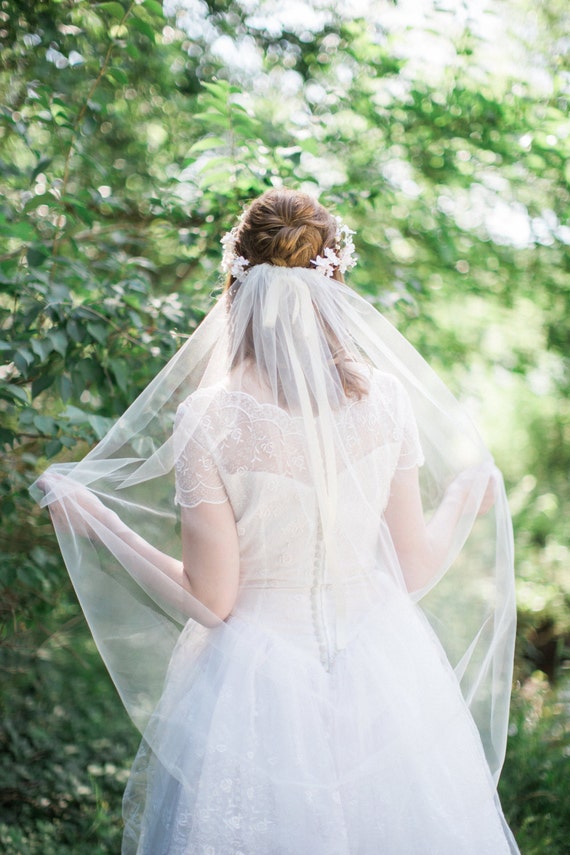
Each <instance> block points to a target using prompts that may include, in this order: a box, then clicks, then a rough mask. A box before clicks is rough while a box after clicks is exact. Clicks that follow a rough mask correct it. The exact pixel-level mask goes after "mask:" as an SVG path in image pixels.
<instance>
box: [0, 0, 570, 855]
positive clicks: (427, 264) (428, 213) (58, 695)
mask: <svg viewBox="0 0 570 855" xmlns="http://www.w3.org/2000/svg"><path fill="white" fill-rule="evenodd" d="M170 5H171V6H172V4H170ZM182 5H184V4H182ZM266 5H267V8H269V5H268V4H266ZM456 5H457V9H456V10H455V11H454V5H453V4H452V5H451V7H450V9H451V11H449V10H448V11H447V12H446V11H445V9H443V7H441V8H440V9H439V11H437V9H436V7H435V6H434V10H435V11H434V14H433V20H434V21H436V23H437V22H438V20H439V19H438V15H440V16H444V17H443V18H441V21H440V26H439V31H440V32H439V38H440V39H444V40H446V43H447V46H448V48H451V56H452V60H450V61H449V62H448V63H447V64H446V65H445V66H444V67H442V68H441V70H440V72H439V73H438V74H434V73H433V72H430V73H427V70H425V69H424V70H423V69H422V68H421V66H419V65H418V63H417V62H413V61H412V60H411V59H410V57H409V56H407V55H406V54H405V53H404V52H403V51H402V50H401V45H400V42H399V35H398V33H397V32H395V31H392V30H391V29H390V24H389V23H387V24H386V25H383V24H382V15H381V14H377V15H376V17H374V16H370V17H367V18H366V19H358V20H354V19H350V18H348V17H346V16H344V15H343V14H341V12H340V11H339V4H336V3H332V2H331V4H330V7H329V8H327V7H326V6H325V5H322V4H321V5H319V6H318V7H315V8H317V9H318V10H320V11H319V15H320V18H319V17H318V16H317V18H318V20H317V23H313V24H311V25H309V24H306V23H301V22H298V23H297V24H294V23H291V24H290V25H289V27H287V26H285V25H283V24H282V25H279V24H278V23H277V22H276V19H274V20H273V21H269V22H268V20H266V19H265V20H264V19H263V17H260V16H258V17H257V18H255V16H253V15H252V14H251V8H250V7H249V6H248V5H247V4H246V3H243V4H242V3H240V2H238V0H229V1H228V2H223V3H222V2H216V0H209V2H207V3H206V2H198V3H194V5H193V13H192V15H191V16H190V17H188V16H186V17H184V16H180V17H179V18H178V22H177V21H176V19H175V18H174V17H172V16H171V17H165V15H164V10H163V8H162V6H161V4H160V3H159V2H157V0H139V2H128V0H121V2H87V0H59V2H58V0H53V2H41V0H40V2H32V0H0V39H1V42H2V44H1V53H0V101H1V103H2V107H1V113H0V170H1V174H2V200H1V202H0V240H1V244H0V351H1V352H2V357H3V359H2V362H3V363H4V364H3V367H2V368H0V442H1V443H2V446H3V456H2V461H1V468H0V500H1V503H2V505H1V514H2V527H1V531H0V551H1V565H0V588H1V591H2V596H1V598H0V609H1V613H2V636H1V642H2V644H1V647H0V656H1V659H0V667H1V671H0V676H1V680H2V698H1V703H2V724H1V725H0V746H1V748H2V755H1V758H0V779H1V781H2V783H1V784H0V802H1V803H2V806H3V811H2V816H3V820H2V821H1V822H0V844H1V845H2V847H3V851H6V852H8V853H11V855H15V853H20V852H22V853H24V852H25V853H36V852H37V853H40V852H41V853H43V855H49V853H51V852H54V853H65V852H70V853H71V852H74V853H77V852H90V853H99V852H100V853H107V852H113V851H117V850H118V847H119V843H118V841H119V839H120V819H119V815H120V792H121V789H122V786H123V784H124V777H125V774H126V771H125V770H126V769H127V768H128V763H129V758H130V757H131V756H132V753H133V751H134V749H135V744H136V737H135V735H134V733H133V732H132V729H131V728H130V725H129V724H128V722H127V720H126V717H125V715H124V713H123V712H122V710H121V708H120V706H119V702H118V700H117V699H116V698H115V696H114V694H113V691H112V688H111V687H110V686H109V683H108V680H107V679H106V677H105V676H104V674H103V672H102V667H101V665H100V663H99V662H98V659H97V657H96V655H95V654H94V652H93V649H92V645H91V642H90V641H89V638H88V635H87V633H86V630H85V627H84V625H83V622H82V619H81V617H80V615H79V614H78V607H77V605H76V602H75V599H74V597H73V593H72V592H71V591H70V587H69V583H68V581H67V578H66V574H65V570H64V568H63V567H62V566H61V563H60V559H59V555H58V551H57V547H56V544H55V542H54V538H53V536H52V533H51V529H50V526H49V522H48V520H47V518H46V517H47V514H45V513H43V512H40V511H39V510H38V509H37V508H35V507H34V506H33V505H32V502H31V500H30V498H29V496H28V493H27V487H28V485H29V484H30V482H31V481H32V480H33V478H34V476H35V474H36V473H37V472H39V471H41V470H42V468H43V467H45V465H46V464H47V463H48V461H49V460H51V459H53V458H56V457H57V458H58V459H75V458H78V457H80V456H81V455H82V454H83V453H84V452H85V451H86V449H87V448H89V447H90V446H91V445H92V444H93V443H94V442H95V441H96V440H97V439H98V438H99V437H101V436H102V435H103V434H104V433H105V432H106V430H107V428H108V426H109V425H110V424H111V422H112V420H113V419H114V418H115V417H116V416H117V415H119V414H120V413H121V412H122V411H123V410H124V409H125V407H126V406H127V405H128V404H129V403H130V402H131V401H132V400H133V398H134V397H135V396H136V395H137V393H138V392H139V391H140V390H141V389H142V388H143V387H144V386H145V385H146V383H148V381H149V380H150V379H151V377H152V376H153V375H154V374H155V373H156V371H157V370H158V368H159V367H160V366H161V365H162V364H163V363H164V362H165V361H166V360H167V359H168V358H169V356H171V355H172V354H173V353H174V351H175V349H176V348H177V347H178V346H179V344H180V342H181V341H182V340H183V339H184V338H185V337H186V336H188V335H189V334H190V333H191V332H192V330H193V329H194V327H195V326H196V324H197V323H198V322H199V320H200V319H201V317H202V316H203V314H204V312H205V311H206V310H207V308H208V306H209V305H210V302H211V295H212V292H213V291H215V290H216V288H217V287H218V286H219V275H218V265H219V259H220V250H219V238H220V236H221V235H222V234H223V233H224V231H226V229H227V228H229V227H230V226H231V225H232V224H233V221H234V218H235V216H236V214H238V213H239V212H240V211H241V208H242V206H243V204H244V203H245V202H247V201H248V200H249V199H251V198H252V197H254V196H255V195H257V194H258V193H260V192H262V191H263V190H264V189H266V188H267V187H270V186H273V185H275V184H279V183H284V184H286V185H290V186H295V187H301V188H303V189H308V190H309V191H310V192H313V193H318V194H320V197H321V199H322V200H323V201H324V202H325V203H327V204H331V205H333V206H334V207H335V208H336V209H337V210H338V212H339V213H340V214H341V215H342V216H343V217H344V218H345V220H346V221H347V222H348V223H349V224H350V225H351V226H352V227H353V228H355V229H356V230H357V233H358V234H357V241H358V243H357V249H358V253H359V256H360V263H359V265H358V267H357V268H356V270H355V271H354V273H353V275H352V276H351V284H353V285H354V286H355V287H356V288H358V289H359V290H360V291H361V292H362V293H364V294H366V295H367V297H368V298H369V299H370V300H371V301H372V302H373V303H375V304H376V305H378V307H379V308H380V309H382V310H383V311H384V312H385V313H387V314H388V316H389V317H390V318H391V320H393V321H394V322H395V323H396V324H397V325H398V326H399V328H400V329H401V330H402V331H403V332H404V333H405V334H406V335H407V336H408V338H409V339H410V340H411V341H412V342H413V343H414V344H415V345H416V346H417V347H418V348H419V349H420V350H421V351H422V353H423V354H424V355H425V356H426V358H428V359H429V361H431V363H432V364H433V365H434V367H435V368H436V369H437V370H438V371H439V372H440V373H441V374H442V375H443V376H444V377H445V379H446V380H447V382H448V383H449V384H450V385H451V387H452V388H453V389H454V390H455V391H456V393H457V394H458V395H459V396H460V397H461V398H462V399H463V400H464V401H465V403H466V405H467V406H468V407H469V408H470V409H471V411H472V412H473V414H474V415H475V417H476V419H477V420H478V421H479V423H480V424H481V425H482V428H483V432H484V434H485V436H486V438H487V440H488V441H489V443H490V445H491V447H492V449H493V451H494V453H495V456H496V459H497V462H498V463H499V465H500V466H501V468H502V469H503V471H504V472H505V475H506V480H507V486H508V488H509V493H510V498H511V502H512V510H513V515H514V522H515V531H516V539H517V577H518V586H519V587H518V591H519V603H520V616H519V617H520V632H519V646H518V654H519V655H518V659H517V679H518V681H519V686H520V687H521V688H520V689H519V691H518V692H517V694H516V697H515V711H514V715H513V736H512V742H511V751H510V753H509V756H508V759H507V764H506V768H505V773H504V776H503V783H502V787H503V798H504V802H505V808H506V811H507V814H508V815H509V818H510V819H511V821H512V822H513V826H514V828H515V831H516V832H517V834H518V838H519V840H520V845H521V848H522V849H523V851H524V852H526V853H527V855H530V853H543V852H549V853H554V855H556V853H562V852H564V851H565V850H564V846H565V845H566V843H565V841H566V840H567V839H568V834H569V833H570V817H569V816H568V808H567V805H566V807H564V800H563V799H562V792H563V780H564V777H563V766H562V762H563V760H564V758H565V756H566V755H567V753H568V723H567V722H568V698H567V695H565V692H566V689H565V682H564V680H563V674H564V668H563V665H564V662H565V661H566V658H567V654H568V637H569V625H570V619H569V608H568V606H569V603H570V579H569V574H568V559H569V546H570V544H569V540H570V537H569V533H568V529H567V526H565V525H564V520H565V519H566V518H567V517H568V513H569V511H570V488H569V483H568V466H569V462H570V451H569V449H570V444H569V439H570V436H569V433H570V417H569V416H570V413H569V409H570V407H569V395H570V373H569V370H568V369H569V361H568V353H569V348H570V313H569V309H570V279H569V276H568V271H569V266H570V223H569V207H570V193H569V179H570V168H569V167H568V163H569V162H570V159H569V154H570V121H569V119H568V98H569V89H568V80H569V74H570V60H569V56H568V44H567V40H565V39H564V34H565V33H566V32H567V25H568V12H567V10H566V6H565V4H563V3H562V2H559V3H556V2H554V3H549V4H548V5H546V4H542V5H541V4H539V5H536V4H533V7H532V12H531V11H530V7H528V8H527V7H526V6H525V5H524V0H511V2H508V3H507V2H504V3H502V4H500V7H501V8H500V12H501V14H503V15H506V16H509V15H512V16H513V20H514V21H515V22H516V21H517V20H519V21H521V22H523V21H524V22H525V26H524V27H523V26H522V24H521V27H519V29H518V30H517V32H518V35H516V36H512V37H511V38H512V40H513V41H512V43H511V46H512V45H513V44H515V42H516V47H517V50H518V51H519V55H522V53H523V50H524V51H525V52H526V56H527V65H528V67H529V68H530V67H531V66H532V67H536V68H538V69H539V70H540V71H541V74H542V78H541V79H542V80H543V81H544V80H546V81H547V85H546V84H544V83H543V85H542V86H541V87H538V86H537V85H536V84H535V83H534V82H533V80H534V78H533V77H532V75H528V74H526V75H525V74H519V73H518V71H519V69H516V68H515V69H514V70H509V69H508V68H507V69H505V68H504V67H501V70H499V71H498V70H497V67H496V65H495V64H494V63H491V64H489V63H488V62H487V63H485V62H484V61H483V53H482V52H481V39H480V38H479V37H478V36H477V27H476V26H475V23H476V22H475V23H473V22H470V19H469V18H468V17H467V18H466V19H465V20H464V23H463V24H462V25H458V20H459V17H460V16H459V12H461V9H462V8H463V4H461V3H457V4H456ZM371 6H373V7H374V8H375V9H376V12H377V13H378V10H380V12H381V11H382V9H384V8H385V9H386V10H388V9H389V8H390V7H389V6H388V4H386V5H385V7H384V6H383V5H382V4H381V3H372V4H371ZM263 7H264V4H260V9H261V10H263ZM456 12H457V14H456ZM445 16H447V17H445ZM517 16H518V18H517ZM389 20H390V21H392V20H393V17H389ZM529 21H530V22H531V23H530V24H529ZM448 24H453V26H450V27H449V32H450V33H452V35H447V29H448ZM418 26H419V24H418ZM428 29H429V28H428V27H427V25H426V37H428V36H429V32H428ZM515 29H516V28H515ZM525 39H526V40H527V41H526V43H525V44H523V41H524V40H525ZM505 49H506V46H505ZM236 52H237V54H238V55H239V56H240V57H241V58H242V59H243V62H236V61H235V56H236ZM424 71H425V73H424ZM513 223H514V224H515V226H517V224H518V226H517V227H515V226H513ZM537 668H538V669H541V670H542V671H543V672H544V673H545V674H547V675H548V677H549V679H550V680H551V682H552V683H553V684H554V683H555V681H556V680H557V679H558V682H559V685H560V686H561V688H558V689H555V691H556V692H557V694H556V695H554V694H553V693H552V690H550V689H549V688H548V687H547V686H546V684H545V683H544V681H542V682H541V681H540V680H539V679H538V678H537V676H536V675H535V676H533V677H531V676H530V675H531V674H532V673H533V672H534V671H535V670H536V669H537Z"/></svg>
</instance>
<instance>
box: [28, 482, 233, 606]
mask: <svg viewBox="0 0 570 855" xmlns="http://www.w3.org/2000/svg"><path fill="white" fill-rule="evenodd" d="M61 478H62V476H51V478H50V479H49V481H52V483H53V480H52V479H55V481H56V482H57V480H58V479H61ZM49 481H48V479H44V489H46V492H47V491H49V490H50V489H51V486H50V483H49ZM40 486H41V485H40ZM66 487H67V485H66ZM63 495H64V498H63V499H62V501H52V502H51V503H50V506H49V507H50V511H51V513H52V516H53V517H54V522H56V521H59V525H60V527H64V528H68V529H71V528H73V530H74V531H75V532H83V533H84V534H85V535H86V536H89V537H95V538H98V539H100V540H103V539H108V537H109V533H110V534H111V536H113V535H114V536H115V538H116V542H115V544H114V546H113V552H114V553H115V555H116V556H117V558H118V560H119V561H120V562H121V563H122V564H123V566H124V567H125V568H126V569H127V570H128V572H129V573H130V575H131V576H132V577H133V578H134V579H135V581H138V582H139V583H140V584H142V585H143V586H144V587H145V588H146V590H147V591H150V592H151V593H152V592H154V593H155V594H156V595H157V596H159V597H161V598H163V599H164V598H166V599H167V600H169V601H170V600H172V599H173V598H172V596H171V595H170V592H171V591H172V588H171V587H170V588H169V587H168V585H165V579H170V580H172V581H173V582H175V583H176V585H178V586H180V587H181V588H183V589H184V590H185V591H187V592H188V593H189V594H191V595H192V596H193V597H195V598H196V599H197V600H198V601H199V602H200V603H202V605H204V606H205V607H206V608H207V609H208V610H209V611H210V612H211V613H213V614H214V615H216V616H217V617H218V618H220V619H221V620H224V619H225V618H226V617H227V616H228V615H229V613H230V611H231V609H232V607H233V605H234V602H235V598H236V595H237V586H238V577H239V549H238V537H237V531H236V525H235V520H234V516H233V512H232V509H231V505H230V503H229V502H224V503H223V504H217V505H214V504H206V503H202V504H199V505H197V506H196V507H194V508H182V559H183V560H182V561H179V560H177V559H176V558H173V557H172V556H171V555H167V554H166V553H164V552H162V551H161V550H159V549H157V548H156V547H154V546H153V545H152V544H150V543H149V542H148V541H147V540H145V539H144V538H143V537H141V535H139V534H137V533H136V532H135V531H133V529H131V528H129V526H127V525H126V524H125V523H124V522H123V521H122V520H121V518H120V517H119V516H118V514H116V513H115V512H114V511H112V510H110V509H109V508H107V507H106V506H105V505H104V504H103V502H101V501H100V499H99V498H98V497H97V496H96V495H95V494H94V493H92V492H91V491H90V490H89V489H87V488H86V487H83V486H81V485H79V484H74V485H73V486H72V488H71V491H70V490H69V488H68V487H67V489H66V490H65V491H64V494H63ZM66 497H67V498H66ZM108 545H109V546H111V544H108ZM124 547H127V548H126V549H125V548H124ZM174 599H176V598H174ZM173 605H176V603H174V602H173ZM198 619H200V618H198Z"/></svg>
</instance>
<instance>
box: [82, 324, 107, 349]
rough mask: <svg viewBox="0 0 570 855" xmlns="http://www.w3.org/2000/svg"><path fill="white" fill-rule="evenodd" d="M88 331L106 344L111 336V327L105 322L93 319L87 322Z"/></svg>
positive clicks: (100, 342)
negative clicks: (97, 321)
mask: <svg viewBox="0 0 570 855" xmlns="http://www.w3.org/2000/svg"><path fill="white" fill-rule="evenodd" d="M87 331H88V332H89V335H90V336H91V337H92V338H94V339H95V341H98V342H99V344H106V342H107V338H108V336H109V327H107V326H106V325H105V324H98V323H95V322H93V321H89V322H88V324H87Z"/></svg>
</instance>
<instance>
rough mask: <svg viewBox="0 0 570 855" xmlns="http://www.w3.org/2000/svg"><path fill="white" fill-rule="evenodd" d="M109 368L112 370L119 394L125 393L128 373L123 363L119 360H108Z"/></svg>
mask: <svg viewBox="0 0 570 855" xmlns="http://www.w3.org/2000/svg"><path fill="white" fill-rule="evenodd" d="M109 367H110V368H111V369H112V371H113V374H114V376H115V380H116V381H117V386H118V387H119V389H120V390H121V392H126V391H127V389H128V384H129V372H128V369H127V366H126V365H125V363H124V362H122V361H121V360H119V359H110V360H109Z"/></svg>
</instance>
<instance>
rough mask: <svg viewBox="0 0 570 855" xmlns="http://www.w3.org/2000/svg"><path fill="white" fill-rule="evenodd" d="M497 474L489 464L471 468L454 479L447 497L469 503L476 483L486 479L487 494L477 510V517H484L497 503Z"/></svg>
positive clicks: (448, 489) (484, 494)
mask: <svg viewBox="0 0 570 855" xmlns="http://www.w3.org/2000/svg"><path fill="white" fill-rule="evenodd" d="M496 472H497V470H496V467H495V466H490V465H489V464H488V463H482V464H480V465H479V466H470V467H469V468H468V469H464V470H463V472H460V473H459V475H457V477H456V478H454V479H453V481H452V482H451V484H450V485H449V487H448V488H447V490H446V497H449V498H455V499H456V500H458V501H463V502H465V503H467V502H468V500H469V494H470V493H471V491H472V489H473V485H474V482H476V481H481V479H482V478H485V477H486V479H487V481H486V486H485V492H484V493H483V496H482V498H481V502H480V504H479V507H478V509H477V516H478V517H480V516H483V515H484V514H486V513H488V512H489V511H490V510H491V508H492V507H493V505H494V504H495V501H496Z"/></svg>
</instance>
